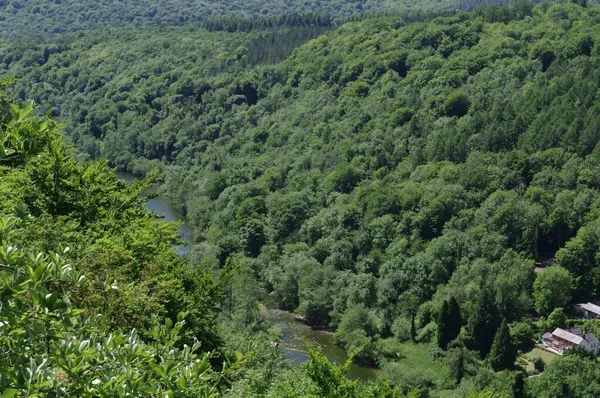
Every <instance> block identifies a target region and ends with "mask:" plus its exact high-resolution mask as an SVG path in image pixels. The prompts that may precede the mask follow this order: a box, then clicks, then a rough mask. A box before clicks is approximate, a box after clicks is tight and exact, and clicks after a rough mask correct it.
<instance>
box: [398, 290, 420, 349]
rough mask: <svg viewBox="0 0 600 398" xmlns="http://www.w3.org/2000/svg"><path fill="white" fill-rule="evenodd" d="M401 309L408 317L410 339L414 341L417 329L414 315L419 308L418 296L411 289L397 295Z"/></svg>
mask: <svg viewBox="0 0 600 398" xmlns="http://www.w3.org/2000/svg"><path fill="white" fill-rule="evenodd" d="M398 302H399V304H400V306H401V308H402V311H403V312H404V313H405V314H407V315H408V316H409V318H410V339H411V340H412V341H416V336H417V331H416V327H415V316H416V315H417V310H418V309H419V297H418V296H417V295H416V293H415V292H413V291H410V290H409V291H406V292H404V293H402V294H401V295H400V297H398Z"/></svg>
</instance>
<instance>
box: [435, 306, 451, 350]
mask: <svg viewBox="0 0 600 398" xmlns="http://www.w3.org/2000/svg"><path fill="white" fill-rule="evenodd" d="M449 315H450V313H449V309H448V302H447V301H446V300H444V302H443V303H442V309H441V310H440V315H439V316H438V321H437V344H438V347H440V348H441V349H442V350H446V349H447V348H448V343H449V342H450V330H449V326H450V325H449V324H448V323H449V319H448V318H449Z"/></svg>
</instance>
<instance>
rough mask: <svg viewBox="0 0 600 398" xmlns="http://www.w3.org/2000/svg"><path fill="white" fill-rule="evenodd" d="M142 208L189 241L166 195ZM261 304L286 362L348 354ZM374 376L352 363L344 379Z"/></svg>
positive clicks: (340, 358) (341, 358) (339, 359)
mask: <svg viewBox="0 0 600 398" xmlns="http://www.w3.org/2000/svg"><path fill="white" fill-rule="evenodd" d="M117 177H119V178H120V179H122V180H124V181H126V182H128V183H132V182H133V181H134V180H135V176H133V174H129V173H122V172H119V173H117ZM154 192H155V191H153V193H154ZM146 207H147V208H148V211H153V212H155V213H156V214H160V215H163V217H164V220H166V221H183V222H184V224H183V225H182V226H181V227H180V228H179V233H180V234H181V238H182V239H183V240H184V241H186V242H191V240H192V239H191V235H192V229H191V228H190V227H189V226H188V225H187V224H185V217H184V215H183V214H181V213H180V212H179V211H177V209H176V208H175V207H174V206H173V205H172V204H171V202H170V201H169V199H168V198H167V197H166V196H164V195H161V194H160V193H158V195H157V196H155V197H154V198H152V199H150V200H148V201H147V202H146ZM191 248H192V246H191V244H188V245H185V246H180V247H179V254H181V255H183V254H185V253H187V252H188V251H190V250H191ZM261 302H262V304H263V306H264V311H263V312H262V313H263V317H264V318H265V320H266V321H267V322H269V324H270V325H272V326H273V327H274V328H275V329H277V330H278V331H280V336H281V347H282V348H283V349H284V351H285V354H286V357H287V358H288V360H289V361H291V362H292V363H295V364H301V363H302V362H304V361H306V359H307V353H306V349H307V346H308V345H309V344H310V345H313V346H319V347H320V348H321V349H322V352H323V354H324V355H325V356H326V357H327V358H328V359H329V360H330V361H332V362H334V363H338V364H342V363H344V362H345V361H346V359H347V358H348V355H347V354H346V351H345V350H344V349H343V348H340V347H339V346H337V345H336V344H335V343H334V339H333V334H332V333H329V332H326V331H322V330H315V329H313V328H311V327H310V326H308V325H306V324H304V323H302V322H300V321H298V320H297V319H296V318H294V315H293V314H292V313H290V312H288V311H283V310H280V309H278V308H277V306H276V304H275V301H274V300H273V298H272V297H270V296H269V295H267V294H265V295H264V296H263V297H262V298H261ZM377 374H378V370H377V369H373V368H367V367H364V366H359V365H357V364H352V365H351V368H350V372H349V373H348V375H347V376H348V377H349V378H350V379H352V380H362V381H368V380H374V379H376V378H377Z"/></svg>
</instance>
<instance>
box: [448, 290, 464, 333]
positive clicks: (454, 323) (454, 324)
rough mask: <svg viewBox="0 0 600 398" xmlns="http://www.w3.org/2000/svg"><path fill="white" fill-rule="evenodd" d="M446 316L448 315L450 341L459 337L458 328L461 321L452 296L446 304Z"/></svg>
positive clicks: (457, 306) (458, 307)
mask: <svg viewBox="0 0 600 398" xmlns="http://www.w3.org/2000/svg"><path fill="white" fill-rule="evenodd" d="M448 314H449V332H450V341H452V340H454V339H456V338H457V337H458V336H459V335H460V328H461V324H462V319H461V316H460V306H459V305H458V301H456V298H455V297H454V296H452V297H450V301H449V302H448Z"/></svg>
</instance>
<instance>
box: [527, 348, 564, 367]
mask: <svg viewBox="0 0 600 398" xmlns="http://www.w3.org/2000/svg"><path fill="white" fill-rule="evenodd" d="M556 357H557V355H556V354H553V353H551V352H548V351H546V350H542V349H541V348H538V347H535V348H533V349H532V350H531V351H529V352H525V353H523V354H522V355H521V356H520V357H519V360H523V361H525V362H527V365H526V366H525V369H526V370H527V373H531V372H533V371H534V367H533V359H534V358H542V360H543V361H544V363H545V364H546V365H548V364H549V363H550V362H552V361H553V360H554V359H555V358H556Z"/></svg>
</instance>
